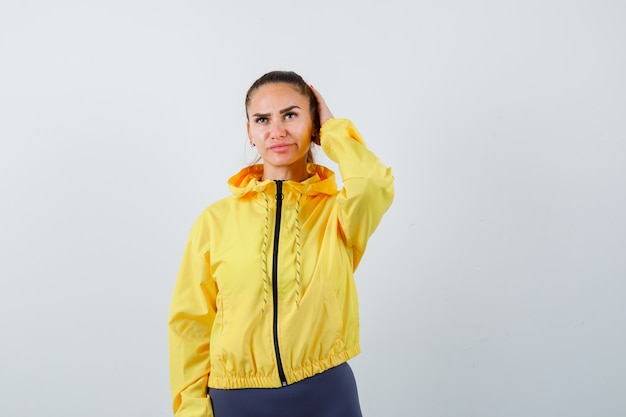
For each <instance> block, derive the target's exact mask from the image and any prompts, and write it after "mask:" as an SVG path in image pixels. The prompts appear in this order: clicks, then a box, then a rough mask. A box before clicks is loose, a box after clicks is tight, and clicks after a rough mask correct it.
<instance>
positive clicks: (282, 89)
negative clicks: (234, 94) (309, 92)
mask: <svg viewBox="0 0 626 417" xmlns="http://www.w3.org/2000/svg"><path fill="white" fill-rule="evenodd" d="M308 103H309V101H308V98H307V97H306V96H305V95H304V94H302V93H301V92H300V91H299V90H298V88H297V87H295V86H293V85H291V84H287V83H270V84H265V85H262V86H261V87H259V88H258V89H257V90H256V91H255V92H254V93H253V94H252V96H251V97H250V104H249V108H258V107H273V106H278V107H281V106H282V107H286V106H291V105H294V104H295V105H298V106H300V107H301V108H308ZM304 106H306V107H304Z"/></svg>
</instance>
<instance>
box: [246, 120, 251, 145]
mask: <svg viewBox="0 0 626 417" xmlns="http://www.w3.org/2000/svg"><path fill="white" fill-rule="evenodd" d="M246 131H247V132H248V139H249V140H250V143H252V135H251V134H250V122H246Z"/></svg>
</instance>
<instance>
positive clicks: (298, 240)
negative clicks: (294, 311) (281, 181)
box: [261, 191, 302, 314]
mask: <svg viewBox="0 0 626 417" xmlns="http://www.w3.org/2000/svg"><path fill="white" fill-rule="evenodd" d="M261 194H262V195H263V199H264V200H265V226H264V230H263V247H262V249H261V253H262V254H263V256H262V257H261V271H262V272H263V307H262V308H261V314H265V307H267V296H268V293H269V291H268V288H269V281H268V268H267V248H268V245H269V243H268V242H269V228H270V202H269V199H268V198H267V195H266V194H265V191H262V192H261ZM301 199H302V193H300V194H299V195H298V199H297V201H296V222H295V223H296V290H295V293H296V308H300V287H301V283H302V268H301V267H302V236H301V231H302V228H301V225H300V204H301V203H300V201H301Z"/></svg>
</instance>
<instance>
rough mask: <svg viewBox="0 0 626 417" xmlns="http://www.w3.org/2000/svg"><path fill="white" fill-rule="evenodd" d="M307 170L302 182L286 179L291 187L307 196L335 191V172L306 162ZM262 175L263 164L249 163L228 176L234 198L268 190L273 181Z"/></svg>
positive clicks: (331, 193) (330, 193)
mask: <svg viewBox="0 0 626 417" xmlns="http://www.w3.org/2000/svg"><path fill="white" fill-rule="evenodd" d="M307 172H308V173H309V177H308V178H307V179H306V180H304V181H302V182H295V181H286V182H285V184H287V185H288V186H289V187H291V188H292V189H294V190H296V191H297V192H298V193H302V194H303V195H307V196H314V195H317V194H328V195H333V194H335V193H336V192H337V183H336V182H335V173H334V172H333V171H331V170H330V169H328V168H326V167H323V166H321V165H317V164H308V165H307ZM262 177H263V165H261V164H258V165H251V166H248V167H245V168H243V169H242V170H241V171H239V172H238V173H237V174H235V175H233V176H232V177H230V179H229V180H228V187H229V188H230V191H231V193H232V194H233V196H234V197H236V198H241V197H244V196H246V195H248V194H258V193H262V192H264V191H268V188H269V187H271V188H273V187H274V181H272V180H265V181H262V180H261V178H262Z"/></svg>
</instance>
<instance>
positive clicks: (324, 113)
mask: <svg viewBox="0 0 626 417" xmlns="http://www.w3.org/2000/svg"><path fill="white" fill-rule="evenodd" d="M310 87H311V90H313V94H315V98H316V99H317V104H318V106H317V111H318V113H319V115H320V126H322V125H324V122H326V120H328V119H332V118H333V117H334V116H333V114H332V113H331V111H330V109H329V108H328V105H327V104H326V101H324V98H323V97H322V95H321V94H320V93H319V92H318V91H317V90H316V89H315V88H314V87H313V86H312V85H311V86H310ZM315 142H316V143H317V144H318V145H319V137H318V138H316V141H315Z"/></svg>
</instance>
